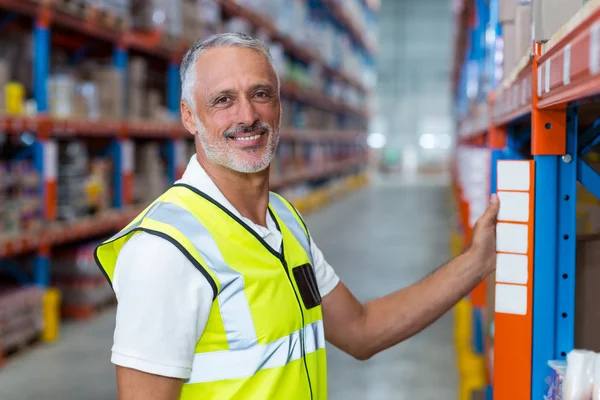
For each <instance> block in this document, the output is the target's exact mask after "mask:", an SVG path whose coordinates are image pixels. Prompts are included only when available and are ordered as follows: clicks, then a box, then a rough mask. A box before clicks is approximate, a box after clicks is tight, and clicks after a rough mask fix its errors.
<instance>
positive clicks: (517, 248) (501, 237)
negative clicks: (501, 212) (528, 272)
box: [496, 222, 529, 254]
mask: <svg viewBox="0 0 600 400" xmlns="http://www.w3.org/2000/svg"><path fill="white" fill-rule="evenodd" d="M528 242H529V227H528V226H527V225H525V224H509V223H505V222H501V223H498V224H497V225H496V250H497V251H499V252H502V253H514V254H527V250H528V248H529V243H528Z"/></svg>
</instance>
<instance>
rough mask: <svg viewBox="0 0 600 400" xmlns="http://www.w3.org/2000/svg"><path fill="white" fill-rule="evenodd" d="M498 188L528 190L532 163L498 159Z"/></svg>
mask: <svg viewBox="0 0 600 400" xmlns="http://www.w3.org/2000/svg"><path fill="white" fill-rule="evenodd" d="M497 170H498V183H497V185H498V190H521V191H528V190H529V185H530V184H531V183H530V164H529V162H527V161H498V168H497Z"/></svg>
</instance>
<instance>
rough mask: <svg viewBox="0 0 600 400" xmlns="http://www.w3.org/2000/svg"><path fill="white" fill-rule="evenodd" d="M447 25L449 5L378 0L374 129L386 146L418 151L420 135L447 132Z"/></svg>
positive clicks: (435, 0)
mask: <svg viewBox="0 0 600 400" xmlns="http://www.w3.org/2000/svg"><path fill="white" fill-rule="evenodd" d="M452 21H453V19H452V11H451V1H450V0H418V1H414V0H383V1H382V7H381V13H380V27H379V37H380V43H379V58H378V66H379V76H378V104H379V106H378V108H377V110H378V113H377V115H378V118H376V120H375V124H374V125H375V129H378V130H381V131H382V132H383V133H385V134H386V135H387V136H388V143H389V145H390V146H391V147H406V146H411V145H412V146H418V144H419V138H420V136H421V135H422V134H424V133H433V134H436V133H445V132H446V131H448V130H449V129H450V127H451V124H450V122H449V121H450V80H449V76H450V68H451V51H452V43H451V38H452V23H453V22H452ZM431 130H433V131H435V132H430V131H431ZM420 151H421V152H422V149H421V150H420ZM426 153H431V151H428V152H426Z"/></svg>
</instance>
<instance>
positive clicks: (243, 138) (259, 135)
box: [231, 133, 263, 142]
mask: <svg viewBox="0 0 600 400" xmlns="http://www.w3.org/2000/svg"><path fill="white" fill-rule="evenodd" d="M262 135H263V134H262V133H259V134H256V135H253V136H245V137H235V136H234V137H232V138H231V139H233V140H236V141H239V142H243V141H250V140H256V139H258V138H259V137H261V136H262Z"/></svg>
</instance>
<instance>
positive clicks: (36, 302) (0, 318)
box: [0, 285, 44, 351]
mask: <svg viewBox="0 0 600 400" xmlns="http://www.w3.org/2000/svg"><path fill="white" fill-rule="evenodd" d="M43 296H44V290H43V289H41V288H39V287H33V286H32V287H13V286H6V285H3V286H0V351H6V350H11V349H15V348H17V347H20V346H23V345H25V344H26V343H28V342H30V341H31V340H33V339H35V338H36V337H38V336H39V335H40V334H41V332H42V329H43V324H44V321H43V315H42V301H43Z"/></svg>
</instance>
